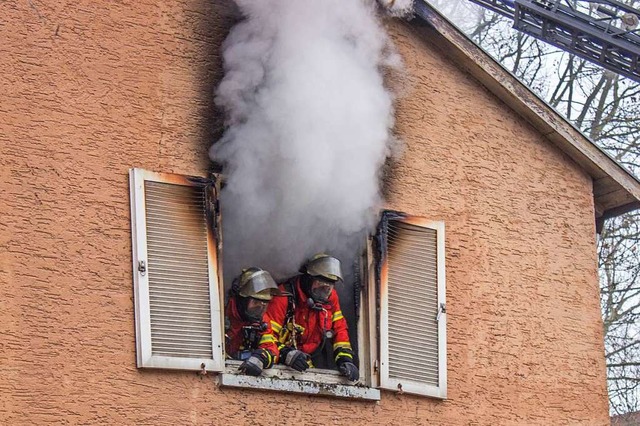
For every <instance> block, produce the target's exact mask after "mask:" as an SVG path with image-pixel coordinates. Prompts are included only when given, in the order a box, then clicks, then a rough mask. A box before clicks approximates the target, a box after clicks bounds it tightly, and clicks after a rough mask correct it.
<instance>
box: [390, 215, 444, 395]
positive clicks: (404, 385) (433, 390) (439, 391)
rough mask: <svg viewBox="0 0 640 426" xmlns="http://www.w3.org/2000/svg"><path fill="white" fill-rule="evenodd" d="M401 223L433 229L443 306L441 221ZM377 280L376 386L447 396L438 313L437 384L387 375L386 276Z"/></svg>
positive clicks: (408, 219)
mask: <svg viewBox="0 0 640 426" xmlns="http://www.w3.org/2000/svg"><path fill="white" fill-rule="evenodd" d="M399 220H400V221H401V222H405V223H409V224H412V225H416V226H420V227H423V228H430V229H434V230H435V231H436V232H437V234H436V235H437V236H436V245H437V248H436V249H437V259H438V260H437V277H438V308H439V309H440V307H441V306H446V305H445V303H446V297H445V288H446V283H445V247H444V245H445V244H444V242H445V238H444V231H445V226H444V222H441V221H427V220H425V219H423V218H419V217H414V216H407V217H405V218H402V219H399ZM380 280H381V281H382V282H383V283H384V284H383V285H381V286H380V287H381V288H380V387H381V388H383V389H387V390H392V391H397V392H406V393H411V394H416V395H424V396H429V397H433V398H439V399H446V398H447V336H446V333H447V315H446V312H442V313H440V318H439V321H438V386H433V385H428V384H425V383H420V382H414V381H411V380H397V379H393V378H390V377H389V334H388V332H387V331H388V330H389V306H388V300H389V294H388V286H387V285H386V281H387V277H386V275H385V274H384V273H383V276H382V277H380Z"/></svg>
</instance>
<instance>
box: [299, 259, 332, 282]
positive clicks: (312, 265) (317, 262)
mask: <svg viewBox="0 0 640 426" xmlns="http://www.w3.org/2000/svg"><path fill="white" fill-rule="evenodd" d="M303 272H304V273H306V274H309V275H311V276H312V277H322V278H325V279H327V280H329V281H333V282H337V281H342V269H341V267H340V261H339V260H338V259H336V258H335V257H333V256H329V255H328V254H324V253H319V254H316V255H315V256H313V257H312V258H311V259H309V260H308V261H307V263H305V264H304V267H303Z"/></svg>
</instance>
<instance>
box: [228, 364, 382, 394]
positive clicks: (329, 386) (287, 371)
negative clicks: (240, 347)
mask: <svg viewBox="0 0 640 426" xmlns="http://www.w3.org/2000/svg"><path fill="white" fill-rule="evenodd" d="M240 364H242V362H241V361H235V360H227V366H226V369H225V371H224V373H223V374H221V375H220V376H221V377H220V384H221V385H222V386H231V387H239V388H249V389H261V390H272V391H280V392H292V393H300V394H307V395H310V394H311V395H328V396H336V397H341V398H353V399H363V400H370V401H379V400H380V390H379V389H375V388H371V387H368V386H365V385H363V384H361V383H356V384H353V383H351V382H349V381H348V380H347V379H346V378H345V377H343V376H341V375H340V373H338V372H337V371H335V370H323V369H313V370H307V371H306V372H304V373H301V372H298V371H295V370H292V369H291V368H289V367H285V366H282V365H275V366H273V367H272V368H269V369H266V370H263V372H262V375H260V376H258V377H253V376H249V375H246V374H243V373H240V372H238V367H239V366H240Z"/></svg>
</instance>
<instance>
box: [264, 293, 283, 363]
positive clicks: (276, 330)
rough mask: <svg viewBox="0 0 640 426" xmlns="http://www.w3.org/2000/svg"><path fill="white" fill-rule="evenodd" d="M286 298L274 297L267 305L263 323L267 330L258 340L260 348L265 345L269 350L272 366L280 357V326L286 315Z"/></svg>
mask: <svg viewBox="0 0 640 426" xmlns="http://www.w3.org/2000/svg"><path fill="white" fill-rule="evenodd" d="M287 304H288V301H287V297H286V296H276V297H274V298H273V299H272V300H271V302H270V303H269V307H268V308H267V312H266V314H265V315H264V321H265V322H266V323H267V330H265V333H264V334H263V335H262V339H261V340H260V347H263V346H262V345H263V344H264V345H266V346H267V347H266V349H269V350H270V351H271V352H272V354H273V359H272V361H273V362H272V365H273V364H275V363H277V362H278V358H279V356H280V349H281V348H280V345H279V341H280V335H281V333H282V331H283V330H282V326H283V323H284V321H285V317H286V314H287Z"/></svg>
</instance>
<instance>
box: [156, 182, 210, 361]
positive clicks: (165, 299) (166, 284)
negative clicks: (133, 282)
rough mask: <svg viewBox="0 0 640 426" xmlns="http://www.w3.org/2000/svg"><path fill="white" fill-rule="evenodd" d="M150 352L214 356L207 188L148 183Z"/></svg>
mask: <svg viewBox="0 0 640 426" xmlns="http://www.w3.org/2000/svg"><path fill="white" fill-rule="evenodd" d="M145 204H146V218H147V253H148V254H147V255H148V265H149V272H148V273H149V303H150V312H151V351H152V354H153V355H161V356H170V357H187V358H194V357H197V358H200V357H202V358H211V357H212V356H213V352H212V335H211V306H210V301H209V267H208V256H209V255H208V249H207V223H206V216H205V207H204V206H205V194H204V189H203V188H200V187H195V186H184V185H173V184H167V183H160V182H152V181H146V182H145Z"/></svg>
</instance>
